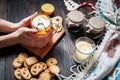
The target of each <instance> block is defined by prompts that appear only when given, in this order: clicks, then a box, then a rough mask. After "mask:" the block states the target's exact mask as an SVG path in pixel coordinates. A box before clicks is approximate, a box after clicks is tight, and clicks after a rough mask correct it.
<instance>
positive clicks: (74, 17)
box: [67, 10, 84, 23]
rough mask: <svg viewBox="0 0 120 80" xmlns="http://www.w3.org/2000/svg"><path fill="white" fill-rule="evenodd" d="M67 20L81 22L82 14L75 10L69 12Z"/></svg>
mask: <svg viewBox="0 0 120 80" xmlns="http://www.w3.org/2000/svg"><path fill="white" fill-rule="evenodd" d="M67 16H68V18H69V19H70V20H71V21H73V22H76V23H77V22H81V21H83V19H84V15H83V13H82V12H80V11H77V10H74V11H71V12H69V13H68V14H67Z"/></svg>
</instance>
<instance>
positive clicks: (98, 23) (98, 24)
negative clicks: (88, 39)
mask: <svg viewBox="0 0 120 80" xmlns="http://www.w3.org/2000/svg"><path fill="white" fill-rule="evenodd" d="M88 23H89V25H90V26H91V27H92V28H93V29H96V30H100V29H103V28H104V27H105V21H104V20H103V19H101V18H99V17H92V18H90V20H89V22H88Z"/></svg>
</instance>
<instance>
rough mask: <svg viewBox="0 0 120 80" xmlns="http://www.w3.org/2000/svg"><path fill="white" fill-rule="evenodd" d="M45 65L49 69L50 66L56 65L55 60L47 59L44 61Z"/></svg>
mask: <svg viewBox="0 0 120 80" xmlns="http://www.w3.org/2000/svg"><path fill="white" fill-rule="evenodd" d="M46 64H47V66H48V67H50V66H51V65H56V64H57V60H56V59H55V58H49V59H47V60H46Z"/></svg>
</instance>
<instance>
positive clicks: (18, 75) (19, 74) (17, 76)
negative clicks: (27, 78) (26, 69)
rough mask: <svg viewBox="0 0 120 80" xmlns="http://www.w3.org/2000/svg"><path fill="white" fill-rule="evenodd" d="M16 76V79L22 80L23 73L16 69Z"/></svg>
mask: <svg viewBox="0 0 120 80" xmlns="http://www.w3.org/2000/svg"><path fill="white" fill-rule="evenodd" d="M14 76H15V78H16V79H18V80H22V76H21V73H20V69H16V70H15V71H14Z"/></svg>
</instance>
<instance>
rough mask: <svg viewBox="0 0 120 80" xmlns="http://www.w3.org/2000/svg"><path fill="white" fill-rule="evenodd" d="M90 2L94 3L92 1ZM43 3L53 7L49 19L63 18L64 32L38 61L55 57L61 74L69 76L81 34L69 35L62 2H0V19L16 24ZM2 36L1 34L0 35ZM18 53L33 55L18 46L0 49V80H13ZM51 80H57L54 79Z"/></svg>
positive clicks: (8, 0)
mask: <svg viewBox="0 0 120 80" xmlns="http://www.w3.org/2000/svg"><path fill="white" fill-rule="evenodd" d="M74 1H75V2H78V3H80V2H83V1H86V0H74ZM89 1H90V2H92V3H94V2H93V1H92V0H89ZM44 3H51V4H53V5H54V6H55V12H54V14H53V15H51V17H54V16H61V17H62V18H63V27H64V29H65V31H66V34H65V36H63V38H61V39H60V40H59V41H58V42H57V43H56V45H55V46H54V47H53V48H52V49H51V50H50V52H49V53H48V54H47V55H46V56H45V57H44V58H43V59H40V58H38V59H39V60H40V61H45V60H46V59H47V58H49V57H55V58H56V59H57V60H58V65H59V67H60V69H61V74H63V75H65V76H69V75H70V74H71V72H70V70H69V69H70V67H71V66H72V65H73V64H76V63H75V62H74V61H73V51H74V43H73V41H74V39H75V38H77V37H80V36H83V35H81V33H78V34H75V35H74V34H71V33H70V32H69V31H68V29H67V26H66V21H65V20H66V14H67V13H68V11H67V10H66V7H65V6H64V3H63V0H0V18H3V19H6V20H9V21H11V22H18V21H20V20H21V19H23V18H24V17H27V16H29V15H31V14H33V13H34V12H35V11H39V12H41V10H40V7H41V5H42V4H44ZM79 10H80V11H82V12H84V13H85V14H86V13H87V12H90V9H89V7H84V8H80V9H79ZM83 32H84V31H83ZM1 34H2V33H1ZM20 52H26V53H28V54H29V55H34V54H32V53H31V52H29V51H28V50H26V49H24V48H23V47H21V46H20V45H15V46H10V47H6V48H3V49H0V80H15V77H14V75H13V72H14V69H13V67H12V61H13V59H14V58H15V57H17V55H18V54H19V53H20ZM52 80H58V79H57V78H56V77H55V78H53V79H52Z"/></svg>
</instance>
